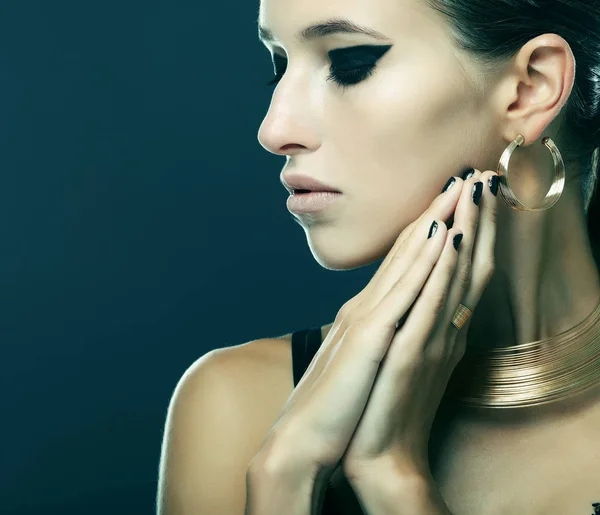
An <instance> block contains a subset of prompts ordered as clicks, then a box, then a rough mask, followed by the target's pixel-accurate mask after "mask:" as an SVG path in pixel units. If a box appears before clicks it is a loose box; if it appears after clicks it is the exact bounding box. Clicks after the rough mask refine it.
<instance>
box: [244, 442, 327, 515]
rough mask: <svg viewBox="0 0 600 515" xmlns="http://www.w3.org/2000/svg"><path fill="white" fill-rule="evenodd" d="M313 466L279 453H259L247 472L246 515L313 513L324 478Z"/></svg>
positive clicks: (317, 505) (319, 501) (302, 514)
mask: <svg viewBox="0 0 600 515" xmlns="http://www.w3.org/2000/svg"><path fill="white" fill-rule="evenodd" d="M322 479H323V476H322V474H319V473H317V470H316V468H315V467H314V466H312V465H311V464H309V463H306V462H303V461H301V460H297V461H293V460H292V459H286V457H285V456H283V455H279V454H272V453H269V454H264V453H263V454H260V455H257V456H256V457H255V458H254V459H253V460H252V463H251V464H250V466H249V467H248V469H247V472H246V511H245V515H271V514H272V515H280V514H281V513H286V514H290V515H316V514H318V513H320V507H321V505H322V502H323V499H324V494H325V488H326V486H327V483H326V482H323V481H322Z"/></svg>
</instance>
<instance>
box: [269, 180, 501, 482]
mask: <svg viewBox="0 0 600 515" xmlns="http://www.w3.org/2000/svg"><path fill="white" fill-rule="evenodd" d="M490 175H495V174H494V173H493V172H486V173H485V174H481V173H480V172H478V171H476V173H475V175H474V176H473V177H472V178H471V179H469V180H467V181H462V179H460V178H456V183H455V184H454V186H453V187H452V188H450V190H449V191H447V192H445V193H442V194H440V195H439V196H438V197H436V199H435V200H434V201H433V202H432V204H431V205H430V207H429V208H428V209H427V210H426V211H425V212H424V213H423V214H422V215H421V216H420V217H419V218H418V219H417V220H415V221H414V222H413V223H411V224H410V225H409V226H408V227H406V229H404V231H402V233H401V234H400V236H399V237H398V238H397V240H396V242H395V244H394V246H393V248H392V249H391V250H390V252H389V253H388V255H387V256H386V258H385V259H384V261H383V262H382V264H381V266H380V267H379V269H378V270H377V272H376V273H375V275H374V276H373V277H372V278H371V280H370V281H369V283H368V284H367V286H366V287H365V288H364V289H363V290H362V291H361V292H360V293H359V294H358V295H356V296H355V297H353V298H352V299H350V300H349V301H348V302H346V303H345V304H344V305H343V306H342V308H341V309H340V310H339V311H338V313H337V316H336V318H335V320H334V323H333V325H332V328H331V329H330V331H329V333H328V335H327V338H326V339H325V341H324V342H323V344H322V345H321V347H320V349H319V351H318V352H317V354H316V355H315V357H314V358H313V361H312V362H311V364H310V365H309V367H308V369H307V371H306V372H305V374H304V376H303V377H302V379H301V380H300V382H299V383H298V385H297V386H296V388H295V389H294V391H293V392H292V394H291V395H290V397H289V399H288V401H287V403H286V405H285V407H284V409H283V411H282V413H281V415H280V416H279V418H278V420H277V422H276V423H275V424H274V426H273V427H272V429H271V431H270V432H269V434H268V435H267V438H266V439H265V442H264V443H263V447H262V449H261V452H260V453H259V454H260V457H261V458H262V459H261V460H259V461H260V463H261V464H262V465H263V466H264V465H265V464H267V466H268V468H269V469H270V470H273V471H277V472H278V473H279V472H282V471H284V470H290V469H294V468H298V467H300V466H301V463H302V464H304V465H305V466H306V467H309V468H310V469H311V470H314V471H315V473H316V474H317V476H318V477H319V478H322V480H325V479H327V477H328V476H329V475H330V474H331V473H333V471H334V470H335V468H336V467H337V466H338V465H339V464H340V462H341V464H342V467H343V471H344V473H345V474H346V475H347V476H348V477H350V478H351V477H356V476H357V475H359V474H360V473H361V471H362V470H366V469H367V468H368V467H370V466H371V465H372V464H375V463H378V462H381V461H383V460H388V459H393V460H395V462H397V463H399V464H402V466H404V467H405V469H406V470H411V471H412V470H414V471H420V470H422V468H423V467H424V464H426V463H427V459H426V458H427V441H428V438H429V430H430V427H431V423H432V421H433V419H434V416H435V412H436V411H437V408H438V406H439V401H440V399H441V396H442V394H443V391H444V389H445V386H446V384H447V380H448V379H449V377H450V375H451V373H452V370H453V369H454V366H455V365H456V363H458V361H459V360H460V358H461V357H462V354H463V352H464V345H465V335H466V329H467V327H466V326H465V327H463V329H462V330H461V332H460V333H459V332H458V331H457V330H456V328H455V327H454V326H452V325H451V324H450V321H451V318H452V316H453V314H454V312H455V310H456V308H457V307H458V304H459V302H461V301H462V302H463V303H464V304H466V305H467V306H468V307H469V308H470V309H472V310H473V309H474V308H475V305H476V303H477V302H478V300H479V297H480V295H481V293H482V291H483V289H484V288H485V286H486V285H487V282H488V280H489V278H490V277H491V274H492V272H493V269H494V261H493V257H494V254H493V247H494V241H495V221H494V213H495V206H496V203H495V201H496V198H495V197H494V196H493V195H491V194H490V192H489V190H488V189H487V186H486V184H484V191H483V197H484V198H482V200H481V208H479V207H477V206H476V205H475V204H474V203H473V201H472V200H471V192H472V189H473V185H474V184H475V182H478V181H479V180H480V179H481V180H482V181H484V182H485V183H487V179H488V178H489V176H490ZM480 209H481V210H482V213H481V215H482V219H481V223H479V219H480V215H479V211H480ZM452 215H454V227H453V228H452V229H450V230H448V229H447V228H446V225H445V224H444V222H443V221H445V220H448V219H449V218H450V217H451V216H452ZM434 220H436V221H437V222H438V224H439V226H438V229H437V232H436V233H435V234H434V235H433V236H432V237H431V238H430V239H428V238H427V234H428V231H429V228H430V226H431V224H432V222H433V221H434ZM478 226H479V237H478V238H477V240H478V245H477V247H476V248H475V249H474V241H475V234H476V232H477V228H478ZM459 233H463V234H464V239H463V242H462V246H461V247H460V251H459V252H458V253H457V251H456V250H455V249H454V247H453V245H452V240H453V237H454V236H455V235H457V234H459ZM472 251H473V260H471V253H472ZM471 261H472V262H473V265H471ZM457 267H458V273H455V269H456V268H457ZM471 270H473V274H471ZM471 275H472V276H473V279H472V280H471ZM467 287H468V290H467ZM421 290H422V291H421ZM465 290H467V292H466V294H465ZM417 297H418V298H417ZM399 321H400V322H399ZM376 380H377V382H376ZM375 382H376V384H375V387H374V383H375ZM367 403H368V405H367ZM365 408H367V409H365ZM300 462H301V463H300ZM302 468H305V467H302Z"/></svg>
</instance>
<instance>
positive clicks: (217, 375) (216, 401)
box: [170, 334, 294, 452]
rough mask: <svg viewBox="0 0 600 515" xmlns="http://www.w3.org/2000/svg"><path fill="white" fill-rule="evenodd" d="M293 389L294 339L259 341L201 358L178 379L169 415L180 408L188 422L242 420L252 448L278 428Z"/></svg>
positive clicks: (287, 336) (208, 354)
mask: <svg viewBox="0 0 600 515" xmlns="http://www.w3.org/2000/svg"><path fill="white" fill-rule="evenodd" d="M293 389H294V383H293V373H292V359H291V334H290V335H283V336H280V337H268V338H260V339H257V340H252V341H249V342H246V343H242V344H239V345H234V346H230V347H222V348H217V349H214V350H212V351H210V352H208V353H207V354H205V355H203V356H201V357H200V358H198V359H197V360H196V361H195V362H194V363H192V364H191V365H190V366H189V367H188V368H187V370H185V372H184V373H183V375H182V376H181V378H180V379H179V381H178V383H177V385H176V387H175V391H174V393H173V397H172V400H171V406H170V411H172V410H173V409H174V407H173V406H174V405H177V412H178V413H181V414H184V413H185V416H186V417H194V415H193V414H194V413H197V414H198V415H199V416H202V415H206V413H207V412H212V413H213V414H214V416H215V417H216V418H219V417H225V416H227V417H229V419H230V421H232V422H233V421H235V420H237V421H239V422H240V423H242V424H243V427H244V433H245V434H246V438H245V441H246V442H249V444H250V446H252V443H256V440H257V439H258V438H259V437H260V438H262V437H264V436H265V434H266V433H267V432H268V430H269V429H270V427H271V425H273V424H274V423H275V421H276V420H277V417H278V416H279V413H280V412H281V409H282V408H283V405H284V404H285V402H286V401H287V399H288V397H289V396H290V394H291V392H292V390H293ZM223 422H225V420H223ZM186 425H188V424H186ZM194 425H195V424H190V425H189V427H193V426H194ZM252 450H253V449H251V448H249V449H248V452H251V451H252ZM256 450H257V451H258V449H256Z"/></svg>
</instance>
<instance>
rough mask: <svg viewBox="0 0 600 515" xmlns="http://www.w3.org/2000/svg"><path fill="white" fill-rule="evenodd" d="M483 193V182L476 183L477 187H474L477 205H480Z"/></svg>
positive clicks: (474, 198) (474, 197) (474, 199)
mask: <svg viewBox="0 0 600 515" xmlns="http://www.w3.org/2000/svg"><path fill="white" fill-rule="evenodd" d="M482 193H483V182H481V181H477V182H476V183H475V185H474V186H473V195H472V198H473V202H475V205H477V206H478V205H479V201H480V200H481V194H482Z"/></svg>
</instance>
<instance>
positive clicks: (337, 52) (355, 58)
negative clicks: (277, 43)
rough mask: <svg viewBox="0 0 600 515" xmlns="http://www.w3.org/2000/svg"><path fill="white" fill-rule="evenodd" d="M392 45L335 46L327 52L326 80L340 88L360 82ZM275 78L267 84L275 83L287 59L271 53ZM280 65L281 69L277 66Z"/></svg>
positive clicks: (369, 74) (369, 73) (370, 72)
mask: <svg viewBox="0 0 600 515" xmlns="http://www.w3.org/2000/svg"><path fill="white" fill-rule="evenodd" d="M392 46H393V45H360V46H354V47H345V48H337V49H334V50H330V51H329V52H328V55H329V58H330V60H331V67H330V73H329V75H328V76H327V80H332V81H333V82H335V83H336V84H337V85H339V86H341V87H342V88H346V87H348V86H352V85H354V84H358V83H359V82H362V81H363V80H365V79H366V78H368V77H369V76H371V75H372V74H373V72H374V70H375V66H376V63H377V61H378V60H379V59H381V57H382V56H383V55H384V54H385V53H386V52H387V51H388V50H389V49H390V48H391V47H392ZM273 63H274V67H275V78H274V79H272V80H271V81H269V82H267V85H268V86H270V85H273V84H277V83H278V82H279V81H280V80H281V78H282V77H283V75H284V74H285V70H286V69H287V59H286V58H285V57H283V56H281V55H279V54H273ZM278 65H280V66H281V69H282V71H281V69H280V68H279V67H278Z"/></svg>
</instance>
